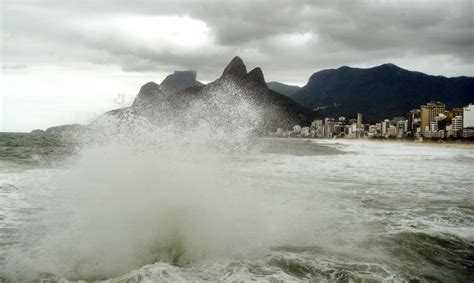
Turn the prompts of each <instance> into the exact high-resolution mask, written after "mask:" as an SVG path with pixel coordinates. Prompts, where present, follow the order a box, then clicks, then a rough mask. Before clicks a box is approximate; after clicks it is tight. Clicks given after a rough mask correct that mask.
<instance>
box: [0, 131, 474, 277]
mask: <svg viewBox="0 0 474 283" xmlns="http://www.w3.org/2000/svg"><path fill="white" fill-rule="evenodd" d="M196 133H202V131H196ZM134 136H135V138H134V139H133V143H131V142H130V140H123V139H120V141H116V140H114V141H113V142H110V141H105V140H101V141H100V142H96V143H90V142H75V141H72V139H71V140H68V139H67V138H64V137H58V136H52V135H41V134H39V135H34V134H11V133H1V134H0V281H1V282H23V281H34V280H44V281H46V282H56V281H60V280H62V282H65V281H68V280H70V281H75V280H87V281H94V280H108V282H156V281H162V282H163V281H164V282H176V281H194V282H195V281H238V282H240V281H252V280H253V281H267V282H281V281H283V282H296V281H323V282H324V281H326V282H328V281H329V282H332V281H339V282H379V281H389V282H390V281H397V282H398V281H437V282H472V281H473V280H474V272H473V270H474V228H473V227H474V175H473V172H474V150H472V149H458V148H440V147H424V146H412V145H404V144H392V143H383V142H370V141H349V140H303V139H295V140H289V139H264V138H255V139H251V140H248V141H247V142H245V143H244V144H242V143H239V144H237V145H236V144H234V143H230V144H229V143H227V144H221V143H220V142H219V143H213V144H212V146H208V143H206V144H207V145H206V146H202V144H201V143H200V142H197V141H202V140H206V138H203V137H200V136H194V137H193V139H184V138H183V139H181V140H179V139H176V140H175V142H174V143H173V145H172V146H170V145H169V144H165V143H162V142H157V141H158V140H160V139H159V138H157V139H137V138H136V135H134ZM155 136H157V137H163V133H162V132H160V133H159V134H158V135H155ZM173 138H176V137H175V136H174V137H173ZM190 140H191V141H192V142H191V143H190V142H189V141H190ZM168 142H169V140H168ZM190 144H192V145H193V146H190ZM196 144H199V146H196Z"/></svg>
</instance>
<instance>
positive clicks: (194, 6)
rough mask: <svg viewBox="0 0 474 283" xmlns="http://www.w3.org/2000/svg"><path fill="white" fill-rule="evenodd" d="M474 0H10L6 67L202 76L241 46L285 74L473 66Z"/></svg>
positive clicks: (466, 69)
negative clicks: (108, 68)
mask: <svg viewBox="0 0 474 283" xmlns="http://www.w3.org/2000/svg"><path fill="white" fill-rule="evenodd" d="M472 3H473V2H472V1H455V2H454V3H453V2H452V1H402V2H397V1H317V3H316V2H315V1H283V0H280V1H225V2H218V1H146V0H141V1H110V0H108V1H107V0H106V1H82V2H77V1H64V0H50V1H34V0H31V1H9V0H7V1H6V2H5V3H4V6H3V12H2V18H3V32H2V41H3V42H4V44H3V45H4V46H3V49H4V51H3V53H4V54H3V55H4V60H5V61H6V62H7V64H8V65H7V66H11V65H19V64H25V63H24V62H20V61H23V60H26V58H31V59H33V60H29V59H28V60H27V61H36V62H38V61H45V62H51V61H61V62H64V63H68V61H79V62H80V61H88V62H93V63H97V64H114V65H118V66H120V67H121V68H122V69H123V70H124V71H140V72H142V71H155V70H163V69H166V68H176V69H187V68H195V69H199V70H200V71H201V69H202V72H204V73H203V74H202V75H203V76H204V77H205V79H211V77H208V76H210V75H215V73H217V72H218V71H219V70H220V69H222V66H223V64H225V63H226V62H227V61H228V60H229V58H231V57H232V56H234V55H236V54H239V55H241V56H242V57H244V59H247V60H248V61H251V62H252V64H254V65H262V66H264V67H266V68H265V69H264V70H266V71H267V72H271V73H275V74H278V76H279V77H281V78H280V80H283V81H302V80H305V79H306V78H307V77H308V75H309V74H310V73H312V72H314V71H316V70H318V69H322V68H328V67H338V66H340V65H360V64H362V65H370V64H378V63H383V62H387V61H388V60H395V59H397V60H399V61H400V62H402V63H403V62H411V63H410V67H415V68H416V66H417V64H419V66H420V68H419V69H423V70H425V71H427V72H428V71H431V73H435V74H446V75H461V74H466V75H472V72H473V70H472V67H470V66H471V65H472V63H473V60H474V56H473V55H474V54H473V52H474V51H473V50H474V26H473V17H472V15H473V4H472ZM427 60H429V61H432V62H433V64H432V66H431V64H430V62H427ZM440 61H441V62H444V61H450V65H454V67H453V66H449V67H446V69H443V66H440V65H439V62H440ZM30 64H31V63H30ZM7 68H8V67H7ZM292 73H296V74H297V75H300V74H301V75H302V73H305V74H306V76H305V78H300V77H298V76H295V75H292ZM285 74H286V75H285Z"/></svg>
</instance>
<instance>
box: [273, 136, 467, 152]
mask: <svg viewBox="0 0 474 283" xmlns="http://www.w3.org/2000/svg"><path fill="white" fill-rule="evenodd" d="M265 139H290V140H314V141H334V142H339V141H348V142H351V141H355V142H373V143H387V144H402V145H409V146H421V147H423V146H424V147H438V148H457V149H471V150H474V142H465V141H426V140H425V141H416V140H389V139H386V140H384V139H344V138H340V139H325V138H310V137H284V138H283V137H265Z"/></svg>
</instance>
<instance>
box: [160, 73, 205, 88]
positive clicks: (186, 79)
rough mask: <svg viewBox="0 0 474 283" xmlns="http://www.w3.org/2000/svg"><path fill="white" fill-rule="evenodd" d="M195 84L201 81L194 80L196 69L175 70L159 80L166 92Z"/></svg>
mask: <svg viewBox="0 0 474 283" xmlns="http://www.w3.org/2000/svg"><path fill="white" fill-rule="evenodd" d="M196 85H201V83H200V82H198V81H197V80H196V71H175V72H174V73H173V74H171V75H168V76H167V77H166V78H165V79H164V80H163V81H162V82H161V87H162V88H163V90H164V91H166V92H168V93H173V92H176V91H180V90H183V89H185V88H188V87H191V86H196Z"/></svg>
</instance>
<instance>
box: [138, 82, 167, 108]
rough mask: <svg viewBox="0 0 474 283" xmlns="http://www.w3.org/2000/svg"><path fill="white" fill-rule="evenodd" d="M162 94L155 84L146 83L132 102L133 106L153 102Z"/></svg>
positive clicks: (158, 86)
mask: <svg viewBox="0 0 474 283" xmlns="http://www.w3.org/2000/svg"><path fill="white" fill-rule="evenodd" d="M162 94H163V91H162V90H161V87H160V85H159V84H157V83H155V82H148V83H146V84H144V85H143V86H142V87H141V88H140V91H139V92H138V95H137V97H136V98H135V100H134V101H133V105H143V104H148V103H152V102H154V101H155V100H156V99H158V98H159V97H160V96H161V95H162Z"/></svg>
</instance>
